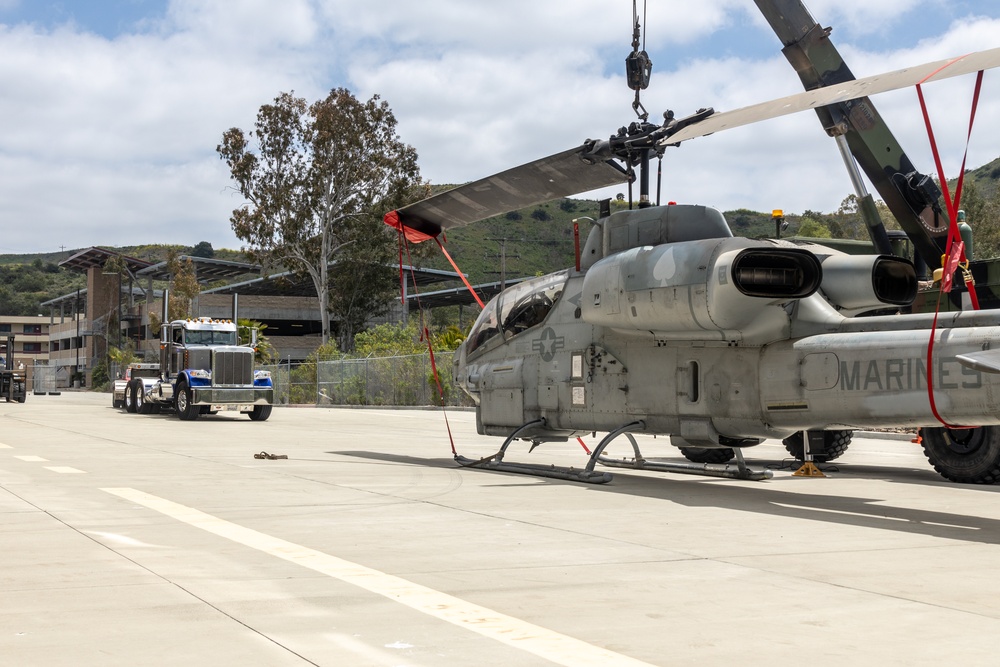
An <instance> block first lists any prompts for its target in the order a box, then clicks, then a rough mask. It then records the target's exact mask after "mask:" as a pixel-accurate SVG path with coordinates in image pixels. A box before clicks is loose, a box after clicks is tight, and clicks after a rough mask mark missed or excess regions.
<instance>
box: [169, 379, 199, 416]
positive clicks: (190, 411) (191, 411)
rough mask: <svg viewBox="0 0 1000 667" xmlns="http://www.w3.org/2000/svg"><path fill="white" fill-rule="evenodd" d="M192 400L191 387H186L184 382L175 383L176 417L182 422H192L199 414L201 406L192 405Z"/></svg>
mask: <svg viewBox="0 0 1000 667" xmlns="http://www.w3.org/2000/svg"><path fill="white" fill-rule="evenodd" d="M193 400H194V399H193V396H192V391H191V387H189V386H187V383H186V382H184V381H181V382H179V383H177V398H176V399H175V403H176V406H177V416H178V417H180V418H181V419H183V420H184V421H194V420H195V419H197V418H198V415H200V414H201V406H198V405H194V403H193V402H192V401H193Z"/></svg>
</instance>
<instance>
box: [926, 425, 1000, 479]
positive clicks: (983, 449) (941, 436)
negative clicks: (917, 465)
mask: <svg viewBox="0 0 1000 667" xmlns="http://www.w3.org/2000/svg"><path fill="white" fill-rule="evenodd" d="M920 435H921V443H922V444H923V448H924V455H925V456H927V460H928V461H930V463H931V465H932V466H934V469H935V470H937V471H938V473H940V475H941V476H942V477H944V478H945V479H949V480H951V481H953V482H959V483H961V484H996V483H997V482H998V481H1000V428H998V427H996V426H980V427H979V428H955V429H951V428H923V429H920Z"/></svg>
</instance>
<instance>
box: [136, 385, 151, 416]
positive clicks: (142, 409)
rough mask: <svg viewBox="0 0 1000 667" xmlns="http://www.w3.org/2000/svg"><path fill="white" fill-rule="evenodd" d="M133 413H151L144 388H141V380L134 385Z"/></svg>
mask: <svg viewBox="0 0 1000 667" xmlns="http://www.w3.org/2000/svg"><path fill="white" fill-rule="evenodd" d="M135 411H136V412H138V413H139V414H140V415H148V414H150V413H152V412H153V406H152V405H151V404H150V403H148V402H147V401H146V388H145V387H144V386H142V380H139V381H137V382H136V383H135Z"/></svg>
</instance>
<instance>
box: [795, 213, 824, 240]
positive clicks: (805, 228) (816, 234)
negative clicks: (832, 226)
mask: <svg viewBox="0 0 1000 667" xmlns="http://www.w3.org/2000/svg"><path fill="white" fill-rule="evenodd" d="M798 236H805V237H806V238H812V239H829V238H832V236H831V235H830V230H829V229H827V227H826V225H824V224H823V223H822V222H818V221H817V220H814V219H813V218H802V222H801V223H800V224H799V231H798Z"/></svg>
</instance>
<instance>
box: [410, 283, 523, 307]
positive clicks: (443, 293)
mask: <svg viewBox="0 0 1000 667" xmlns="http://www.w3.org/2000/svg"><path fill="white" fill-rule="evenodd" d="M530 277H531V276H524V277H522V278H508V279H507V280H506V281H505V283H504V285H505V286H506V287H510V286H511V285H515V284H517V283H519V282H521V281H523V280H527V279H528V278H530ZM500 286H501V283H500V282H499V281H498V282H495V283H483V284H481V285H473V286H472V289H474V290H476V294H478V295H479V298H480V299H482V300H483V301H484V302H485V301H488V300H489V299H492V298H493V297H495V296H496V295H497V294H499V293H500V292H501V288H500ZM474 303H476V300H475V299H474V298H473V296H472V294H470V293H469V288H468V287H466V286H465V285H462V286H461V287H453V288H450V289H445V290H438V291H437V292H426V293H424V294H408V295H407V296H406V307H407V309H409V310H410V311H411V312H413V311H417V310H421V309H423V310H427V309H431V308H442V307H444V306H471V305H472V304H474Z"/></svg>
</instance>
